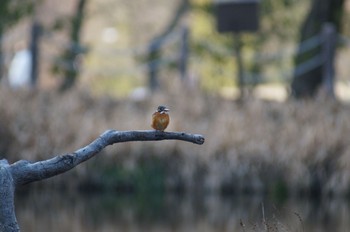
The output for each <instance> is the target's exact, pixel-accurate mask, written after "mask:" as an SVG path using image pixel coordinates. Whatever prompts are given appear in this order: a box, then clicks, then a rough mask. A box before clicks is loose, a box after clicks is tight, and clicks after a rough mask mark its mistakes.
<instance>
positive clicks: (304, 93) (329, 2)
mask: <svg viewBox="0 0 350 232" xmlns="http://www.w3.org/2000/svg"><path fill="white" fill-rule="evenodd" d="M343 6H344V0H313V1H312V5H311V8H310V10H309V13H308V14H307V17H306V19H305V21H304V23H303V25H302V27H301V29H300V43H299V49H298V54H297V56H296V58H295V67H296V69H295V72H294V77H293V81H292V85H291V88H292V95H293V96H294V97H296V98H305V97H313V96H315V94H316V93H317V90H318V88H319V87H320V86H321V84H322V82H323V78H322V76H323V73H322V70H324V68H323V62H321V64H320V65H315V66H316V67H313V68H310V70H308V71H305V72H303V73H301V74H298V72H297V67H298V66H299V65H301V64H305V62H307V61H308V60H311V59H312V58H315V57H320V60H321V61H322V58H321V57H322V48H321V45H318V46H315V47H314V48H312V49H310V50H308V51H304V52H302V50H303V49H302V46H301V45H302V43H303V42H304V41H305V40H307V39H310V38H312V37H313V36H317V35H319V34H320V33H321V31H322V27H323V25H324V24H325V23H332V24H333V25H334V26H335V29H336V31H339V30H340V26H341V18H342V13H343ZM328 59H334V57H329V58H328ZM329 62H333V61H329Z"/></svg>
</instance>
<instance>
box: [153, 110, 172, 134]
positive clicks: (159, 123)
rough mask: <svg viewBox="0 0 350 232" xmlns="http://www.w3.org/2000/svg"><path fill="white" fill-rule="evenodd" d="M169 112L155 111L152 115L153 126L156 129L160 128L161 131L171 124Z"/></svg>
mask: <svg viewBox="0 0 350 232" xmlns="http://www.w3.org/2000/svg"><path fill="white" fill-rule="evenodd" d="M169 121H170V118H169V114H167V113H163V114H161V113H159V112H155V113H154V114H153V115H152V125H151V126H152V127H153V129H155V130H160V131H164V130H165V128H167V126H168V125H169Z"/></svg>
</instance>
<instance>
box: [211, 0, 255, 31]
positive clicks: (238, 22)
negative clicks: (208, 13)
mask: <svg viewBox="0 0 350 232" xmlns="http://www.w3.org/2000/svg"><path fill="white" fill-rule="evenodd" d="M258 5H259V4H258V0H231V1H228V0H226V1H217V2H215V4H214V6H215V11H216V17H217V29H218V31H219V32H242V31H257V30H258V28H259V22H258V18H259V12H258V11H259V6H258Z"/></svg>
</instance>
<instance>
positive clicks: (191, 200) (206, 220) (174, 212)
mask: <svg viewBox="0 0 350 232" xmlns="http://www.w3.org/2000/svg"><path fill="white" fill-rule="evenodd" d="M16 212H17V218H18V221H19V223H20V226H21V229H22V231H23V232H32V231H33V232H34V231H35V232H40V231H52V232H56V231H57V232H58V231H60V232H62V231H75V232H80V231H85V232H90V231H101V232H108V231H157V232H158V231H159V232H162V231H201V232H219V231H220V232H224V231H317V232H323V231H327V232H328V231H350V220H349V219H350V207H349V202H347V201H345V200H342V199H333V200H330V199H327V200H319V201H312V200H306V199H304V200H300V199H299V200H296V199H294V200H293V199H289V200H287V201H285V202H283V203H281V202H280V203H276V202H274V201H272V200H269V199H267V198H263V197H238V196H227V197H220V196H217V195H206V196H203V195H197V196H193V195H186V196H176V195H149V196H146V195H142V196H141V195H131V196H130V195H118V194H89V195H87V194H82V193H74V194H72V193H69V194H68V193H66V192H61V193H57V192H47V191H43V192H31V193H28V194H21V195H19V196H17V198H16Z"/></svg>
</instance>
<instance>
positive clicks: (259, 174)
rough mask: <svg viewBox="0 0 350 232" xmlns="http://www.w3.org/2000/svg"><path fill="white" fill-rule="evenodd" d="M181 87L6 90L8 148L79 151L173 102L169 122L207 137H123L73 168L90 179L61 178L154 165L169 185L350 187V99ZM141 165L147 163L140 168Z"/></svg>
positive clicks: (2, 119) (285, 189) (30, 155)
mask: <svg viewBox="0 0 350 232" xmlns="http://www.w3.org/2000/svg"><path fill="white" fill-rule="evenodd" d="M179 92H180V89H178V87H174V88H173V91H170V92H168V93H167V94H164V93H156V94H154V95H153V96H152V97H150V98H147V99H145V100H143V101H137V102H136V101H132V100H129V99H122V100H120V99H118V100H116V99H111V98H108V97H92V96H91V95H90V94H89V93H86V92H84V91H78V90H76V91H74V92H73V91H72V92H69V93H67V94H64V95H60V94H57V93H49V92H14V91H10V90H7V89H1V91H0V108H1V109H0V152H1V153H0V154H2V155H1V156H2V157H4V158H6V159H8V160H9V161H10V162H15V161H17V160H19V159H27V160H32V161H34V160H39V159H44V158H48V157H52V156H54V155H58V154H62V153H65V152H70V151H74V150H75V149H77V148H79V147H82V146H83V145H86V144H88V143H89V142H90V141H92V140H93V139H94V138H96V137H97V136H98V135H99V134H100V133H102V132H103V131H105V130H107V129H116V130H140V129H151V128H150V120H151V114H152V112H153V111H154V110H155V107H156V106H158V105H159V104H165V105H167V106H168V107H169V108H170V110H171V111H170V115H171V122H170V125H169V128H168V130H169V131H186V132H190V133H198V134H203V135H204V136H205V138H206V143H205V144H204V145H202V146H194V145H192V144H185V143H181V142H174V141H165V142H144V143H125V144H119V145H116V146H112V147H110V148H108V149H107V150H106V151H104V152H103V155H101V156H99V157H97V158H95V159H94V160H92V161H90V162H88V163H87V164H86V165H80V166H81V167H79V168H77V170H74V171H73V172H72V173H73V174H70V175H74V176H76V177H80V178H81V179H80V180H81V181H77V180H74V181H69V183H68V181H67V179H66V180H65V181H59V182H60V183H61V182H62V184H63V185H69V186H71V185H73V186H76V184H78V185H80V184H81V183H82V182H84V183H86V182H87V181H88V182H90V183H95V184H96V183H99V182H108V181H109V180H110V182H111V183H112V184H115V183H116V182H118V181H119V182H123V183H124V185H121V186H125V185H126V186H129V185H130V182H132V181H133V180H135V178H136V179H137V178H144V179H143V180H144V182H146V183H148V182H149V181H150V179H152V178H153V176H152V172H153V174H154V176H158V177H157V178H160V177H159V176H161V177H162V178H163V179H162V178H160V179H158V180H157V181H159V182H162V184H164V187H165V188H166V189H176V190H179V189H180V190H189V191H196V190H198V189H199V190H201V191H202V190H206V191H222V192H228V193H232V192H242V191H243V192H266V191H268V192H271V193H273V194H277V195H285V194H287V193H291V194H298V193H307V194H322V195H324V194H326V195H327V194H348V193H349V186H350V172H349V170H350V168H349V167H350V144H349V133H350V107H349V106H348V105H346V104H343V103H339V102H335V101H330V102H327V101H321V100H316V101H298V102H296V101H291V100H290V101H287V102H284V103H278V102H268V101H263V100H258V99H250V100H247V101H246V102H244V103H238V102H236V101H230V100H223V99H220V98H218V97H215V96H209V95H206V94H203V93H199V92H193V91H192V92H191V91H188V92H187V91H185V90H183V89H182V90H181V93H182V94H178V93H179ZM159 99H163V100H162V101H160V100H159ZM149 164H151V168H149V167H150V165H149ZM140 167H141V169H142V170H143V171H139V172H138V173H139V174H135V172H136V171H135V170H139V168H140ZM118 169H119V171H118ZM147 170H148V171H147ZM150 170H151V171H150ZM130 173H134V174H133V175H130ZM150 173H151V174H150ZM106 175H107V176H108V175H109V176H114V177H113V178H106ZM64 176H65V177H66V175H64ZM125 176H126V180H127V181H126V180H125ZM145 176H146V177H145ZM145 178H146V179H145ZM147 178H148V179H147ZM59 179H61V180H63V178H59ZM56 181H57V180H56ZM71 182H73V183H71ZM56 184H57V182H56Z"/></svg>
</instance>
